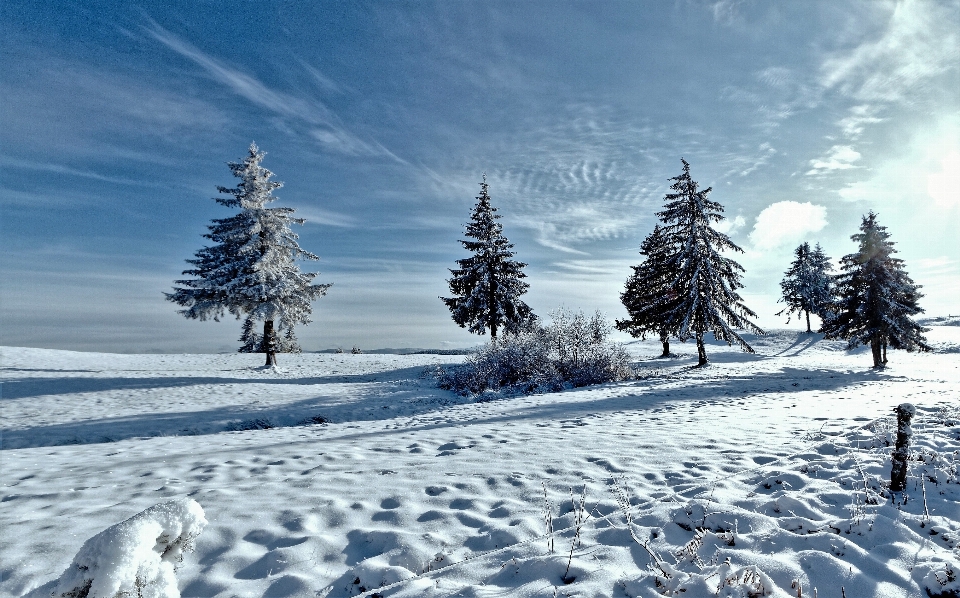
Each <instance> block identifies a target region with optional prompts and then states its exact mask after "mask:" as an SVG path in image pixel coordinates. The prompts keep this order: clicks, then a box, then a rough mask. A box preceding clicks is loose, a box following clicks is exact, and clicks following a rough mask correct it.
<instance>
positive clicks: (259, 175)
mask: <svg viewBox="0 0 960 598" xmlns="http://www.w3.org/2000/svg"><path fill="white" fill-rule="evenodd" d="M263 156H264V153H263V152H261V151H260V150H259V148H257V145H256V144H255V143H251V144H250V149H249V151H248V154H247V156H246V158H244V160H243V161H242V162H230V163H229V166H230V170H232V171H233V175H234V176H235V177H237V178H239V179H240V183H239V184H238V185H237V186H236V187H235V188H233V189H230V188H227V187H218V188H217V189H218V190H219V191H220V193H224V194H227V195H229V197H216V198H214V199H215V201H216V202H217V203H219V204H220V205H222V206H225V207H228V208H239V210H240V211H239V213H237V214H236V215H234V216H231V217H229V218H215V219H214V220H213V224H211V225H209V226H208V228H209V230H210V232H209V233H207V234H205V235H203V236H204V238H206V239H209V240H211V241H213V243H214V244H213V245H212V246H210V247H204V248H203V249H200V250H199V251H197V253H196V254H195V256H196V257H195V258H194V259H192V260H187V263H189V264H192V265H193V266H194V267H193V268H191V269H189V270H185V271H184V272H183V273H184V274H186V275H189V276H193V277H194V278H189V279H184V280H178V281H176V284H177V285H181V286H176V287H174V292H173V293H165V295H166V296H167V299H169V300H170V301H173V302H174V303H176V304H178V305H180V306H182V307H185V308H186V309H184V310H181V311H180V312H179V313H181V314H183V315H184V316H186V317H187V318H192V319H198V320H207V319H213V320H214V321H219V320H220V318H221V317H223V316H224V314H225V313H227V312H229V313H230V314H232V315H234V316H236V317H237V319H241V318H243V332H242V335H241V337H240V342H241V343H242V346H241V347H240V352H241V353H266V356H267V359H266V365H268V366H269V365H276V354H277V353H278V352H299V351H300V346H299V345H298V344H297V338H296V335H295V334H294V330H293V328H294V326H295V325H296V324H309V323H310V314H311V313H312V307H311V302H312V301H314V300H316V299H319V298H320V297H322V296H323V295H324V294H326V292H327V289H328V288H329V287H330V285H329V284H312V282H313V279H314V278H316V277H317V275H318V273H317V272H311V273H303V272H300V268H299V267H298V266H297V263H296V260H298V259H305V260H318V259H320V258H318V257H317V256H316V255H314V254H312V253H310V252H308V251H304V250H303V249H301V248H300V245H299V244H298V243H297V239H298V236H297V235H296V234H294V232H293V231H292V230H290V225H292V224H303V223H304V222H305V220H304V219H303V218H295V217H293V216H292V214H293V212H294V210H293V208H268V207H266V205H267V204H268V203H270V202H272V201H275V200H276V199H277V198H276V197H274V196H273V191H274V190H275V189H279V188H280V187H282V186H283V183H280V182H278V181H271V180H270V177H272V176H273V173H272V172H270V171H269V170H267V169H266V168H263V167H262V166H260V162H261V161H262V160H263ZM260 322H263V332H262V333H261V332H258V331H257V325H258V323H260Z"/></svg>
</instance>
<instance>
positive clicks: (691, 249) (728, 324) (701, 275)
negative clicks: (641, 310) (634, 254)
mask: <svg viewBox="0 0 960 598" xmlns="http://www.w3.org/2000/svg"><path fill="white" fill-rule="evenodd" d="M680 161H681V162H683V174H680V175H679V176H676V177H673V178H672V179H670V180H671V181H674V183H673V185H671V186H670V188H671V189H672V190H673V191H674V193H668V194H667V195H666V197H665V198H664V200H665V205H664V209H663V211H661V212H658V213H657V216H658V217H659V218H660V221H661V222H663V223H664V226H663V234H664V235H665V237H666V239H667V240H666V244H667V246H670V247H675V248H676V250H675V252H674V253H673V254H672V255H670V256H669V257H668V258H667V262H666V265H667V268H668V269H669V270H670V271H672V272H673V273H674V277H673V280H672V281H671V283H670V287H672V288H673V289H674V290H675V292H676V293H677V300H676V302H675V303H674V304H672V305H671V306H670V308H669V309H667V310H665V313H664V314H663V318H664V328H665V329H666V330H668V331H670V332H672V333H674V334H676V336H677V338H679V339H680V340H681V341H685V340H687V339H689V338H695V339H696V341H697V355H698V358H699V359H698V365H701V366H702V365H706V363H707V352H706V349H705V347H704V345H703V335H704V334H705V333H706V332H713V336H714V338H716V339H717V340H719V341H725V342H726V343H727V344H732V343H733V341H736V342H737V344H739V345H740V347H741V348H742V349H743V350H744V351H747V352H748V353H753V348H752V347H750V345H749V344H747V341H745V340H744V339H743V338H742V337H741V336H740V335H739V334H737V332H735V330H734V329H735V328H737V329H746V330H749V331H750V332H753V333H756V334H763V331H762V330H760V328H758V327H757V325H756V324H754V323H752V322H750V321H749V320H748V319H747V317H756V315H757V314H755V313H754V312H753V311H751V310H750V309H749V308H748V307H747V306H746V305H744V304H743V302H742V301H743V299H742V298H741V297H740V295H739V294H738V293H737V289H740V288H743V284H742V283H741V282H740V273H741V272H743V267H742V266H741V265H740V264H738V263H737V262H735V261H734V260H732V259H730V258H726V257H723V255H722V254H721V252H722V251H723V250H732V251H737V252H740V253H743V249H741V248H740V247H738V246H737V245H735V244H734V243H733V241H731V240H730V237H728V236H727V235H725V234H723V233H721V232H718V231H717V230H715V229H714V228H713V227H712V226H711V224H713V223H716V222H720V221H721V220H723V206H722V205H720V204H719V203H717V202H715V201H712V200H710V199H708V197H707V196H708V195H709V194H710V191H712V188H707V189H704V190H702V191H700V190H698V187H699V185H698V184H697V182H696V181H694V180H693V179H692V178H691V177H690V164H688V163H687V161H686V160H683V159H682V158H681V160H680Z"/></svg>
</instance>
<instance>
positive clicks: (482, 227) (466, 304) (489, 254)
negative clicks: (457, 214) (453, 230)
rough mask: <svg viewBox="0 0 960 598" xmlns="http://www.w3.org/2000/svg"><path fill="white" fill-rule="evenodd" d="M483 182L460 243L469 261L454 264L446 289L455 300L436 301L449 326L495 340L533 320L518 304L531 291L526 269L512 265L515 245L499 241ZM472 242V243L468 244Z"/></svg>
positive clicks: (498, 227)
mask: <svg viewBox="0 0 960 598" xmlns="http://www.w3.org/2000/svg"><path fill="white" fill-rule="evenodd" d="M488 187H489V186H488V185H487V177H486V175H484V176H483V182H482V183H480V195H478V196H477V205H476V206H475V207H474V209H473V214H471V216H470V222H469V223H468V224H467V225H466V236H467V237H468V239H465V240H461V241H460V243H461V244H462V245H463V246H464V248H465V249H466V250H467V251H470V252H472V253H473V255H472V256H470V257H468V258H465V259H462V260H457V264H458V265H459V266H460V267H459V268H458V269H455V270H453V269H452V270H450V273H451V274H452V275H453V277H452V278H450V279H449V280H448V281H447V283H448V284H449V286H450V292H451V293H452V294H453V295H454V296H453V297H449V298H448V297H440V299H442V300H443V302H444V303H445V304H446V305H447V307H448V308H449V309H450V313H451V315H452V317H453V321H454V322H456V323H457V324H459V325H460V327H461V328H467V327H468V326H469V328H468V330H469V331H470V332H472V333H474V334H484V333H485V332H486V331H487V330H489V331H490V339H491V340H493V339H496V338H497V333H498V332H500V331H503V332H506V333H516V332H518V331H520V330H521V329H522V328H523V327H524V326H525V325H527V324H528V323H530V322H531V321H532V320H533V319H534V318H535V316H534V315H533V311H532V310H531V309H530V307H529V306H528V305H527V304H526V303H524V302H523V301H521V300H520V296H521V295H523V294H524V293H526V292H527V288H529V286H530V285H528V284H527V283H525V282H523V280H522V279H523V278H526V276H527V275H526V274H524V273H523V268H524V266H526V264H524V263H522V262H517V261H514V260H511V259H510V258H512V257H513V255H514V252H512V251H510V250H511V249H512V248H513V244H512V243H510V242H509V241H508V240H507V238H506V237H505V236H503V225H501V224H500V223H499V222H497V220H499V219H500V215H499V214H497V209H496V208H495V207H493V205H492V204H491V203H490V194H489V190H488ZM471 239H472V240H471Z"/></svg>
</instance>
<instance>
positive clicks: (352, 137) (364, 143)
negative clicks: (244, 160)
mask: <svg viewBox="0 0 960 598" xmlns="http://www.w3.org/2000/svg"><path fill="white" fill-rule="evenodd" d="M144 30H145V31H146V32H147V33H148V34H149V35H150V36H151V37H153V38H154V39H155V40H157V41H158V42H160V43H162V44H163V45H164V46H166V47H167V48H169V49H171V50H173V51H174V52H176V53H177V54H179V55H181V56H183V57H184V58H187V59H189V60H191V61H193V62H194V63H196V64H197V65H199V66H200V67H202V68H203V69H204V70H205V71H206V72H207V74H208V75H209V76H210V77H211V78H213V79H214V80H216V81H218V82H219V83H221V84H223V85H225V86H226V87H228V88H230V89H231V90H232V91H233V92H234V93H236V94H237V95H239V96H241V97H243V98H245V99H246V100H248V101H249V102H251V103H253V104H256V105H257V106H260V107H261V108H264V109H265V110H268V111H270V112H272V113H274V114H276V115H278V116H280V117H282V118H285V119H290V120H294V121H299V122H301V123H304V124H306V125H307V127H308V134H309V136H310V137H311V138H313V139H314V140H316V141H318V142H320V143H321V144H322V145H323V146H324V147H326V148H327V149H330V150H333V151H336V152H340V153H343V154H347V155H354V156H356V155H367V156H385V157H389V158H391V159H393V160H396V161H399V162H404V161H403V160H402V159H401V158H399V157H398V156H397V155H396V154H394V153H393V152H391V151H390V150H388V149H387V148H386V147H384V146H383V145H382V144H380V143H378V142H377V141H375V140H372V139H362V138H361V137H360V136H358V135H356V134H354V133H353V132H351V131H350V130H349V128H348V127H347V126H346V125H345V124H344V123H343V122H342V120H341V119H340V117H339V116H337V114H336V113H335V112H333V111H332V110H330V109H329V108H328V107H327V106H326V105H324V104H323V103H322V102H320V101H319V100H317V99H314V98H311V99H305V98H302V97H297V96H295V95H291V94H288V93H284V92H280V91H276V90H273V89H271V88H269V87H267V86H266V85H265V84H264V83H263V82H261V81H260V80H258V79H257V78H256V77H253V76H251V75H248V74H247V73H244V72H242V71H241V70H239V69H237V68H234V67H231V66H229V65H227V64H225V63H224V62H222V61H220V60H217V59H216V58H214V57H212V56H210V55H208V54H206V53H205V52H203V51H201V50H200V49H199V48H197V47H196V46H194V45H193V44H191V43H189V42H187V41H185V40H183V39H181V38H179V37H178V36H176V35H174V34H173V33H172V32H170V31H168V30H166V29H164V28H163V27H161V26H160V25H159V24H157V23H155V22H152V21H151V23H150V26H149V27H144ZM308 72H309V73H310V74H311V75H312V76H313V77H314V78H315V79H317V80H319V81H320V82H321V83H322V84H323V85H324V86H326V87H328V88H331V87H333V88H335V89H336V90H337V91H339V87H337V86H336V83H335V82H333V81H332V80H330V79H328V78H326V77H324V76H323V75H322V74H321V73H320V72H319V71H318V70H317V69H315V68H312V67H311V68H309V69H308Z"/></svg>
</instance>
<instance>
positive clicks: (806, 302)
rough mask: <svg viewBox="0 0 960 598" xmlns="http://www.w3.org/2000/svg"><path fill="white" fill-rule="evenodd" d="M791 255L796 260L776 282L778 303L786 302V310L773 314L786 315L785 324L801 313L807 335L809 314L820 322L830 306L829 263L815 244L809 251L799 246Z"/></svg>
mask: <svg viewBox="0 0 960 598" xmlns="http://www.w3.org/2000/svg"><path fill="white" fill-rule="evenodd" d="M793 253H794V255H796V256H797V258H796V259H795V260H793V263H791V264H790V269H789V270H787V271H786V272H784V275H783V280H782V281H780V289H781V290H782V291H783V296H782V297H781V298H780V301H779V302H780V303H786V304H787V307H786V308H784V309H782V310H780V311H778V312H777V315H778V316H780V315H783V314H787V324H789V323H790V316H791V314H794V313H796V314H797V316H799V315H801V314H805V315H806V318H807V332H812V331H811V330H810V314H811V313H812V314H815V315H817V316H820V318H821V320H823V319H826V316H827V312H828V311H829V309H830V306H831V305H832V304H833V277H832V276H831V275H830V272H831V271H832V270H833V264H831V263H830V258H828V257H827V256H826V255H825V254H824V253H823V249H822V248H821V247H820V244H819V243H817V245H816V247H815V248H813V249H810V244H809V243H802V244H801V245H800V246H799V247H797V248H796V249H795V250H794V252H793Z"/></svg>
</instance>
